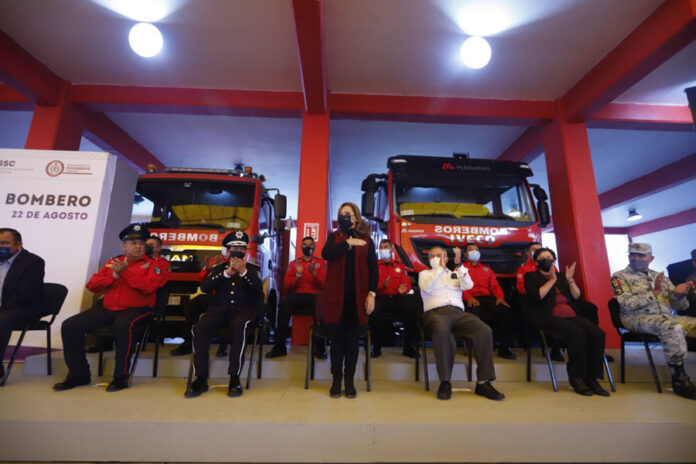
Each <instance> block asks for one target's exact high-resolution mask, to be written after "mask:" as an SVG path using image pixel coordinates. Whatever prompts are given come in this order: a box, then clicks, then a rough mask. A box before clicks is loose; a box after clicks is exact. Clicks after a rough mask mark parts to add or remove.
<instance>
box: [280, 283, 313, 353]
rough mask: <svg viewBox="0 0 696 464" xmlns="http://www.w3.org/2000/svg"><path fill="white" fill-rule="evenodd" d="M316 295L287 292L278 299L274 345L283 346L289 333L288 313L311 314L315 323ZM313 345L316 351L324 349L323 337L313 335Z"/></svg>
mask: <svg viewBox="0 0 696 464" xmlns="http://www.w3.org/2000/svg"><path fill="white" fill-rule="evenodd" d="M316 304H317V295H315V294H314V293H295V292H288V294H287V295H286V296H285V298H283V299H282V300H280V307H279V308H278V327H277V328H276V335H275V345H276V346H277V347H285V341H286V340H287V338H288V335H289V333H290V315H293V316H312V318H313V319H314V324H315V325H316V323H317V316H316V312H315V308H316ZM314 346H315V347H316V349H317V351H324V339H323V338H321V337H314Z"/></svg>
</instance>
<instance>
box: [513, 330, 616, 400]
mask: <svg viewBox="0 0 696 464" xmlns="http://www.w3.org/2000/svg"><path fill="white" fill-rule="evenodd" d="M539 337H540V338H541V346H542V348H543V350H544V353H546V363H547V364H548V366H549V375H551V384H552V385H553V391H555V392H557V391H558V382H557V381H556V373H555V372H554V370H553V362H552V361H551V352H550V351H549V344H548V337H553V338H555V339H557V340H559V341H560V343H563V339H562V338H561V336H560V335H558V334H554V333H552V332H549V331H544V330H541V329H539ZM602 357H603V359H604V368H605V369H606V371H607V377H608V378H609V385H610V386H611V391H612V392H616V385H615V384H614V376H613V375H612V372H611V368H610V367H609V360H608V359H607V355H606V353H604V354H603V355H602ZM531 366H532V350H531V348H529V349H527V382H531V381H532V376H531V369H532V367H531Z"/></svg>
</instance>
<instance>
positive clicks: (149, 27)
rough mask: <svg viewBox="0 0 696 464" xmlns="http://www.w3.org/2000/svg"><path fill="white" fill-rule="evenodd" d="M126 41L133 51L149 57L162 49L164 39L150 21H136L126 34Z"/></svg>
mask: <svg viewBox="0 0 696 464" xmlns="http://www.w3.org/2000/svg"><path fill="white" fill-rule="evenodd" d="M128 43H130V46H131V48H132V49H133V51H134V52H135V53H137V54H138V55H140V56H143V57H145V58H151V57H153V56H155V55H157V54H158V53H159V52H160V50H162V45H163V43H164V41H163V40H162V33H161V32H160V31H159V29H157V27H156V26H155V25H153V24H150V23H138V24H136V25H135V26H133V27H132V28H131V30H130V33H129V34H128Z"/></svg>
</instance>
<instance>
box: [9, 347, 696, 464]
mask: <svg viewBox="0 0 696 464" xmlns="http://www.w3.org/2000/svg"><path fill="white" fill-rule="evenodd" d="M169 348H171V347H169ZM386 351H387V353H386V354H385V355H383V357H381V358H378V359H376V360H374V361H375V362H374V366H373V367H374V371H373V389H372V391H371V392H366V391H365V382H364V381H363V380H360V381H359V382H358V397H357V398H356V399H352V400H350V399H346V398H340V399H332V398H330V397H329V395H328V388H329V382H328V380H316V381H314V382H312V383H311V386H310V389H309V390H305V389H304V381H303V379H304V354H305V353H306V351H305V350H304V349H303V348H302V347H296V348H294V349H293V351H292V352H291V353H290V355H289V356H288V357H287V358H280V359H279V360H278V359H276V360H273V361H270V360H264V367H263V370H264V372H263V374H264V378H263V379H261V380H257V379H254V380H253V381H252V384H251V389H250V390H248V391H245V393H244V395H243V396H242V397H240V398H228V397H227V396H226V387H227V378H226V377H224V376H223V375H220V378H214V379H212V382H211V384H212V385H214V387H213V388H211V391H209V392H208V393H206V394H204V395H203V396H201V397H200V398H195V399H187V398H184V396H183V392H184V387H185V379H184V378H183V376H176V375H174V373H175V372H178V371H179V370H180V369H183V370H184V371H185V370H186V368H185V367H184V368H182V367H177V366H178V365H179V364H181V365H182V366H187V361H188V359H176V358H171V357H170V356H169V355H168V352H169V349H167V350H166V351H165V352H164V353H163V355H162V361H163V364H162V371H161V375H162V376H161V377H159V378H152V377H150V376H149V375H150V374H151V372H148V363H149V360H148V359H147V356H148V355H151V352H152V350H151V349H149V350H148V352H146V353H145V357H144V358H143V360H142V361H141V363H140V364H139V366H138V369H139V371H140V372H139V373H140V374H141V375H139V376H137V377H136V378H135V379H134V381H133V386H132V388H130V389H128V390H124V391H121V392H116V393H106V392H105V391H104V386H105V382H108V380H109V378H108V377H104V378H101V379H94V381H95V384H96V383H97V382H99V381H101V382H104V384H103V385H93V386H88V387H81V388H77V389H74V390H71V391H67V392H60V393H58V392H53V391H52V390H51V385H52V384H53V383H54V382H56V381H58V380H60V379H61V378H62V375H63V374H62V373H60V374H57V375H55V376H51V377H49V376H46V375H40V374H42V373H43V372H40V371H41V368H39V366H45V358H44V357H41V356H37V357H29V358H28V359H27V365H26V371H27V372H25V373H23V372H22V366H21V365H19V366H17V369H16V370H15V371H14V372H13V373H12V377H11V378H10V380H9V382H8V385H7V386H5V387H3V388H2V389H0V403H1V404H2V406H1V407H2V416H1V417H0V437H2V444H1V445H0V460H2V461H35V462H36V461H70V462H78V461H87V462H97V461H131V462H694V461H695V460H696V440H695V439H694V437H696V401H690V400H686V399H683V398H679V397H677V396H676V395H674V394H672V393H671V391H669V384H667V383H666V384H664V385H663V388H664V389H665V392H664V393H662V394H658V393H657V392H656V391H655V388H654V385H653V384H652V381H651V379H650V375H649V372H648V373H647V376H646V375H644V372H643V370H646V369H647V365H646V363H645V354H644V351H643V350H642V347H640V346H634V347H631V348H630V349H629V367H630V369H628V372H627V374H628V380H629V381H630V383H626V384H621V383H618V378H619V368H618V362H615V363H612V367H613V370H614V375H615V377H616V379H617V390H618V391H617V392H616V393H613V394H612V396H611V397H609V398H601V397H597V396H593V397H581V396H579V395H576V394H574V393H573V392H572V391H571V390H570V387H569V386H568V384H567V383H566V382H561V383H560V391H559V392H558V393H554V392H553V390H552V389H551V384H550V382H549V381H547V378H548V370H547V368H546V365H545V363H544V362H543V360H544V358H542V357H541V356H540V353H539V350H538V349H537V350H535V351H536V353H535V356H534V367H535V369H534V372H535V374H536V375H537V381H534V382H531V383H527V382H525V381H523V379H524V356H523V352H522V350H518V351H517V354H518V360H517V361H513V362H511V361H503V360H499V359H498V358H496V363H497V364H496V370H497V372H498V377H499V379H500V380H499V381H496V387H497V388H498V389H499V390H501V391H502V392H503V393H505V394H506V396H507V398H506V399H505V401H503V402H493V401H490V400H486V399H484V398H481V397H478V396H476V395H474V394H473V392H472V391H471V389H472V388H473V384H472V383H469V382H466V381H463V380H458V381H456V382H455V392H454V394H453V397H452V399H451V400H450V401H438V400H437V399H436V398H435V391H436V389H437V384H438V382H437V377H436V375H433V377H432V378H431V381H432V385H431V391H430V392H426V391H424V389H423V383H422V382H415V381H414V380H413V377H412V376H413V361H412V360H409V359H407V358H403V357H402V356H400V354H399V353H398V351H396V350H395V349H387V350H386ZM653 353H654V357H655V361H656V363H657V364H658V366H660V367H664V359H663V358H662V353H661V352H660V350H659V349H656V350H654V352H653ZM612 354H613V355H614V356H615V357H616V358H617V360H618V353H617V352H612ZM690 354H691V353H690ZM692 358H695V356H692ZM464 359H465V358H464V357H463V356H460V357H458V359H457V361H458V365H457V366H456V367H455V374H456V377H457V378H458V379H465V369H464V366H463V361H464ZM55 360H56V361H57V362H56V368H57V369H56V371H60V370H61V369H64V367H63V363H62V360H60V358H59V357H57V358H56V359H55ZM362 360H363V357H362V356H361V363H362ZM693 361H694V359H691V360H690V362H689V366H688V371H689V372H690V374H691V375H692V376H693V377H696V372H695V371H696V369H694V367H696V363H694V362H693ZM170 363H171V365H170ZM218 363H220V364H221V365H222V364H224V362H222V361H218V360H215V361H214V362H213V365H214V368H215V369H219V368H220V367H219V366H217V364H218ZM283 365H285V367H284V368H283V367H282V366H283ZM394 365H396V367H395V366H394ZM149 367H151V365H150V366H149ZM317 367H318V369H317V377H318V378H322V379H323V378H325V377H326V378H328V377H327V376H325V375H324V374H323V372H324V370H325V369H328V361H318V364H317ZM432 367H433V369H434V366H432ZM555 367H556V372H557V374H559V376H561V374H563V375H564V371H565V366H564V365H563V364H561V363H555ZM32 372H33V373H32ZM95 372H96V371H95ZM215 372H217V371H215ZM283 372H284V373H283ZM326 372H328V371H326ZM544 372H545V374H544ZM44 374H45V373H44ZM433 374H434V370H433ZM216 375H219V374H216ZM283 376H284V378H283ZM401 376H403V377H404V378H403V379H402V378H398V377H401ZM544 377H546V378H544ZM646 380H647V381H646ZM605 384H606V382H605ZM607 388H608V386H607Z"/></svg>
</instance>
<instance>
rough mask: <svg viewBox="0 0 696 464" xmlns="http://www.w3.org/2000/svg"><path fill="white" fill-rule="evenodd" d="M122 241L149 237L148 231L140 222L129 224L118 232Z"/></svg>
mask: <svg viewBox="0 0 696 464" xmlns="http://www.w3.org/2000/svg"><path fill="white" fill-rule="evenodd" d="M118 238H120V239H121V241H122V242H125V241H126V240H147V239H148V238H150V231H149V230H148V229H147V227H145V226H144V225H142V224H131V225H129V226H128V227H126V228H125V229H123V230H122V231H121V233H120V234H118Z"/></svg>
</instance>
